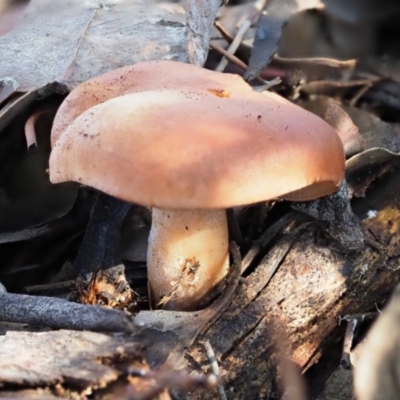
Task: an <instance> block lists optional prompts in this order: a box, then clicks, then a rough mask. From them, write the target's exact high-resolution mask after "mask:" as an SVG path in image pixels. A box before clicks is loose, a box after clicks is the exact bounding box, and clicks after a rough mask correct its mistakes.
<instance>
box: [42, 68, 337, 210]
mask: <svg viewBox="0 0 400 400" xmlns="http://www.w3.org/2000/svg"><path fill="white" fill-rule="evenodd" d="M214 74H217V75H218V76H219V77H222V76H223V74H218V73H214ZM243 83H244V82H243ZM239 86H240V85H239ZM244 86H245V89H244V90H240V91H237V90H235V88H233V87H229V86H228V89H224V88H222V89H220V85H218V86H216V87H217V88H218V89H216V87H214V86H211V85H210V84H209V83H208V82H206V84H205V85H204V86H203V88H199V87H197V88H196V89H192V88H185V89H181V90H176V89H162V88H161V89H158V90H152V91H146V92H140V93H131V94H126V95H124V96H119V97H115V98H113V99H111V100H108V101H106V102H104V103H102V104H98V105H96V106H94V107H92V108H90V109H88V110H87V111H85V112H83V113H82V114H81V115H80V116H79V117H78V118H76V119H75V120H74V121H73V122H72V123H71V124H70V125H69V126H68V127H67V128H66V129H65V131H64V132H63V133H62V135H61V136H60V138H59V139H58V141H57V142H56V144H55V145H54V148H53V151H52V154H51V157H50V179H51V181H52V182H53V183H57V182H63V181H71V180H72V181H77V182H81V183H83V184H85V185H88V186H91V187H94V188H96V189H99V190H101V191H103V192H106V193H108V194H110V195H113V196H115V197H118V198H121V199H123V200H126V201H130V202H134V203H138V204H143V205H147V206H152V207H159V208H171V209H176V208H180V209H193V208H203V209H207V208H227V207H232V206H237V205H244V204H251V203H255V202H259V201H263V200H269V199H273V198H278V197H282V198H287V199H290V200H311V199H315V198H318V197H321V196H324V195H327V194H330V193H332V192H334V191H336V190H337V188H338V186H339V184H340V182H341V180H342V179H343V176H344V152H343V146H342V143H341V141H340V139H339V137H338V135H337V134H336V132H335V130H334V129H333V128H332V127H331V126H330V125H328V124H327V123H326V122H325V121H323V120H322V119H320V118H319V117H317V116H315V115H314V114H311V113H309V112H308V111H305V110H303V109H302V108H300V107H298V106H296V105H294V104H292V103H290V102H289V101H287V100H285V99H284V98H282V97H280V96H278V95H276V94H273V93H266V94H261V93H256V92H253V91H252V90H251V89H250V87H249V86H247V84H245V83H244Z"/></svg>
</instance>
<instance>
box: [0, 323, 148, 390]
mask: <svg viewBox="0 0 400 400" xmlns="http://www.w3.org/2000/svg"><path fill="white" fill-rule="evenodd" d="M16 349H21V351H16ZM123 357H126V358H128V359H129V360H130V362H132V363H133V362H134V361H137V365H138V366H143V365H144V364H143V362H142V358H141V356H140V347H139V346H138V344H137V343H134V342H132V341H129V340H126V338H125V337H121V336H119V337H111V336H107V335H104V334H100V333H94V332H77V331H67V330H62V331H54V332H13V331H10V332H7V334H6V335H4V336H0V383H1V386H3V387H4V386H7V384H9V385H10V384H12V385H13V386H19V387H21V386H22V387H29V386H43V385H44V386H46V385H50V386H53V385H56V384H57V383H64V384H69V385H72V386H73V387H78V388H80V389H81V390H83V389H84V388H86V387H88V386H90V387H92V388H93V387H94V388H96V387H103V386H105V385H106V384H108V383H110V382H112V381H115V380H116V379H117V378H118V377H119V376H120V375H121V371H119V370H118V369H116V368H115V367H114V366H113V365H112V363H110V362H109V363H107V361H106V360H107V359H108V360H110V361H111V360H113V359H115V360H118V358H121V359H122V358H123Z"/></svg>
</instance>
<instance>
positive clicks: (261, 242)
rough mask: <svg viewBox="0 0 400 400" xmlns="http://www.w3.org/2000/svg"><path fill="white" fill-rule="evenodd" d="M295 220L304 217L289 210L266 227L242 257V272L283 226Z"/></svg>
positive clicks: (301, 219) (286, 226) (300, 219)
mask: <svg viewBox="0 0 400 400" xmlns="http://www.w3.org/2000/svg"><path fill="white" fill-rule="evenodd" d="M297 220H299V221H303V220H304V217H303V216H302V215H301V214H299V213H294V212H290V213H288V214H285V215H284V216H283V217H282V218H280V219H279V220H278V221H276V222H275V223H274V224H273V225H271V226H270V227H268V228H267V229H266V230H265V232H264V233H263V234H262V235H261V236H260V237H259V238H258V239H257V240H255V241H254V243H253V245H252V246H251V247H250V249H249V251H248V252H247V254H246V255H245V256H244V257H243V260H242V273H243V272H245V271H246V270H247V268H248V267H249V266H250V264H251V263H252V262H253V260H254V258H255V257H256V256H257V254H258V253H259V252H260V251H261V249H263V248H264V247H266V246H267V245H268V244H269V243H270V242H271V240H272V239H274V238H275V237H276V235H277V234H278V233H280V232H281V231H282V230H284V229H285V228H288V227H289V226H290V225H291V224H292V223H294V222H295V221H297Z"/></svg>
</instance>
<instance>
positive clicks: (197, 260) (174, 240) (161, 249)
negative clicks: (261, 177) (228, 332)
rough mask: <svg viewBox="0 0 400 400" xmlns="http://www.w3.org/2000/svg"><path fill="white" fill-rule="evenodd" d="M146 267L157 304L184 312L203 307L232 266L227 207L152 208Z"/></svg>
mask: <svg viewBox="0 0 400 400" xmlns="http://www.w3.org/2000/svg"><path fill="white" fill-rule="evenodd" d="M147 269H148V281H149V292H150V295H151V300H152V302H153V304H154V305H156V306H157V305H163V308H164V309H173V310H182V311H191V310H196V309H199V308H201V307H202V306H204V304H203V303H202V301H204V300H205V298H206V297H207V295H209V294H210V293H211V291H212V290H213V289H214V288H215V287H216V286H217V285H218V284H219V283H220V282H221V281H222V280H223V279H224V277H225V276H226V275H227V273H228V269H229V243H228V224H227V218H226V213H225V210H215V209H214V210H166V209H158V208H153V211H152V226H151V231H150V236H149V247H148V253H147Z"/></svg>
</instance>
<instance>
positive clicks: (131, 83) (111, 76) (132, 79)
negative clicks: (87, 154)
mask: <svg viewBox="0 0 400 400" xmlns="http://www.w3.org/2000/svg"><path fill="white" fill-rule="evenodd" d="M204 86H206V87H212V88H214V89H215V90H221V91H222V90H224V89H229V90H231V91H233V92H235V93H240V92H241V91H244V90H245V91H248V90H252V89H251V88H250V86H249V85H248V84H247V83H246V82H245V81H244V80H243V79H242V78H241V77H240V76H238V75H233V74H221V73H216V72H214V71H210V70H207V69H205V68H199V67H197V66H195V65H193V64H187V63H182V62H177V61H169V60H160V61H148V62H142V63H137V64H134V65H129V66H126V67H122V68H118V69H115V70H112V71H109V72H107V73H105V74H103V75H99V76H96V77H94V78H92V79H90V80H88V81H86V82H84V83H82V84H81V85H79V86H77V87H76V88H75V89H74V90H73V91H72V92H71V93H70V94H69V95H68V96H67V97H66V99H65V100H64V101H63V103H62V104H61V106H60V108H59V109H58V112H57V114H56V117H55V118H54V122H53V128H52V132H51V145H52V146H54V144H55V142H56V141H57V140H58V138H59V137H60V135H61V134H62V132H63V131H64V130H65V129H66V128H67V127H68V125H70V124H71V123H72V121H74V120H75V119H76V118H77V117H78V116H79V115H81V114H82V113H83V112H84V111H86V110H88V109H89V108H91V107H94V106H95V105H97V104H100V103H104V102H105V101H107V100H110V99H112V98H114V97H118V96H122V95H125V94H129V93H137V92H143V91H146V90H157V89H160V88H161V89H180V88H182V87H184V88H187V89H188V88H198V87H200V88H201V87H204Z"/></svg>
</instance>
